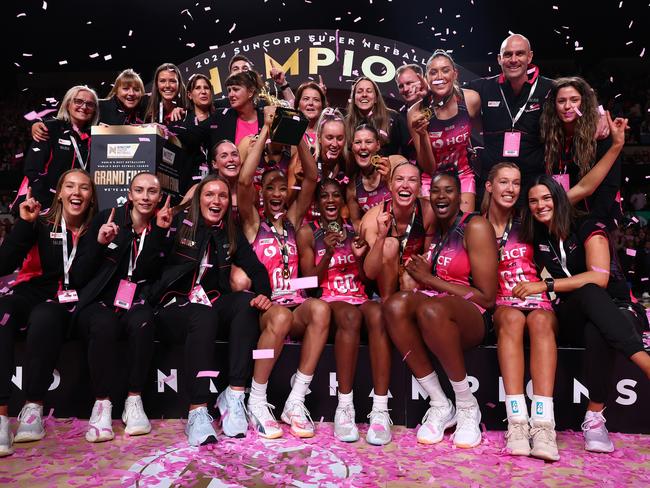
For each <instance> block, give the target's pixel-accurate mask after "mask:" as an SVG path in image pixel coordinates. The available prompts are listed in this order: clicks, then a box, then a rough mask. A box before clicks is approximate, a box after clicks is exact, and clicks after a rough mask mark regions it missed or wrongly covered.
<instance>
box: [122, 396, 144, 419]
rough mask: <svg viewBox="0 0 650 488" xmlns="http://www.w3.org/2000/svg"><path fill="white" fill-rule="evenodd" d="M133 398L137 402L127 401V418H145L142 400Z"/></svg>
mask: <svg viewBox="0 0 650 488" xmlns="http://www.w3.org/2000/svg"><path fill="white" fill-rule="evenodd" d="M133 398H136V400H127V402H126V416H127V418H130V419H133V420H135V419H140V418H143V417H144V416H145V415H144V407H143V406H142V400H140V399H139V398H137V397H133Z"/></svg>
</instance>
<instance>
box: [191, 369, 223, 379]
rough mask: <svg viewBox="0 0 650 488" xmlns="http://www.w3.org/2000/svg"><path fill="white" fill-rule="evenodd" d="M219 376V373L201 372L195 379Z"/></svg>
mask: <svg viewBox="0 0 650 488" xmlns="http://www.w3.org/2000/svg"><path fill="white" fill-rule="evenodd" d="M217 376H219V371H209V370H203V371H199V372H198V373H196V377H197V378H216V377H217Z"/></svg>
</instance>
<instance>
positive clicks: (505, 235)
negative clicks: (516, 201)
mask: <svg viewBox="0 0 650 488" xmlns="http://www.w3.org/2000/svg"><path fill="white" fill-rule="evenodd" d="M510 229H512V217H510V220H508V224H507V225H506V228H505V229H504V231H503V235H502V236H501V240H500V241H499V252H501V249H503V248H504V247H505V245H506V244H507V243H508V234H510Z"/></svg>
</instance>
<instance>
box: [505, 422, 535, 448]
mask: <svg viewBox="0 0 650 488" xmlns="http://www.w3.org/2000/svg"><path fill="white" fill-rule="evenodd" d="M505 437H506V451H507V452H508V454H510V455H511V456H530V426H529V425H528V422H527V421H526V419H522V420H521V421H518V422H515V421H514V420H513V421H510V420H509V421H508V432H506V435H505Z"/></svg>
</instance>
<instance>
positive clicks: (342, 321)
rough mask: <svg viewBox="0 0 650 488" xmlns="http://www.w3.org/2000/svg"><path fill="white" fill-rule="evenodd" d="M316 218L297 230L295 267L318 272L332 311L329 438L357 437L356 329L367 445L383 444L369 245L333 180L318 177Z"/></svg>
mask: <svg viewBox="0 0 650 488" xmlns="http://www.w3.org/2000/svg"><path fill="white" fill-rule="evenodd" d="M316 196H317V202H318V208H319V213H320V218H319V219H318V220H315V221H314V222H311V223H309V225H304V226H303V227H301V228H300V230H299V231H298V236H297V241H298V248H299V255H300V269H301V270H302V273H303V275H305V276H317V277H318V281H319V285H320V286H319V289H318V294H319V296H320V298H321V300H324V301H326V302H327V303H328V304H329V306H330V308H331V310H332V328H334V329H335V330H336V335H335V340H334V355H335V357H336V378H337V382H338V406H337V408H336V413H335V415H334V436H335V437H336V438H337V439H338V440H340V441H343V442H354V441H356V440H358V439H359V430H358V428H357V426H356V423H355V411H354V403H353V391H352V384H353V382H354V373H355V371H356V366H357V356H358V353H359V340H360V334H361V327H362V326H363V325H364V324H365V326H366V328H367V330H368V342H369V345H370V363H371V367H372V377H373V386H374V395H373V406H372V411H371V412H370V414H369V415H368V418H369V419H370V427H369V428H368V433H367V435H366V440H367V441H368V443H370V444H373V445H384V444H387V443H389V442H390V440H391V425H392V421H391V419H390V415H389V413H388V382H389V379H390V363H391V354H390V341H389V340H388V334H387V333H386V330H385V329H384V326H383V324H382V318H381V306H380V305H379V303H377V302H374V301H371V300H369V299H368V295H367V294H366V291H365V286H364V281H365V276H364V273H363V257H364V255H365V253H366V252H367V251H368V246H367V245H366V243H365V242H363V241H362V240H361V238H360V237H358V236H357V233H356V232H355V230H354V227H353V226H352V225H350V224H349V223H347V222H345V221H344V219H343V217H342V215H341V210H342V209H343V207H344V206H345V199H344V197H343V188H342V187H341V185H340V184H339V183H338V182H337V181H336V180H334V179H331V178H325V179H323V180H321V181H320V182H319V184H318V187H317V189H316Z"/></svg>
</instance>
